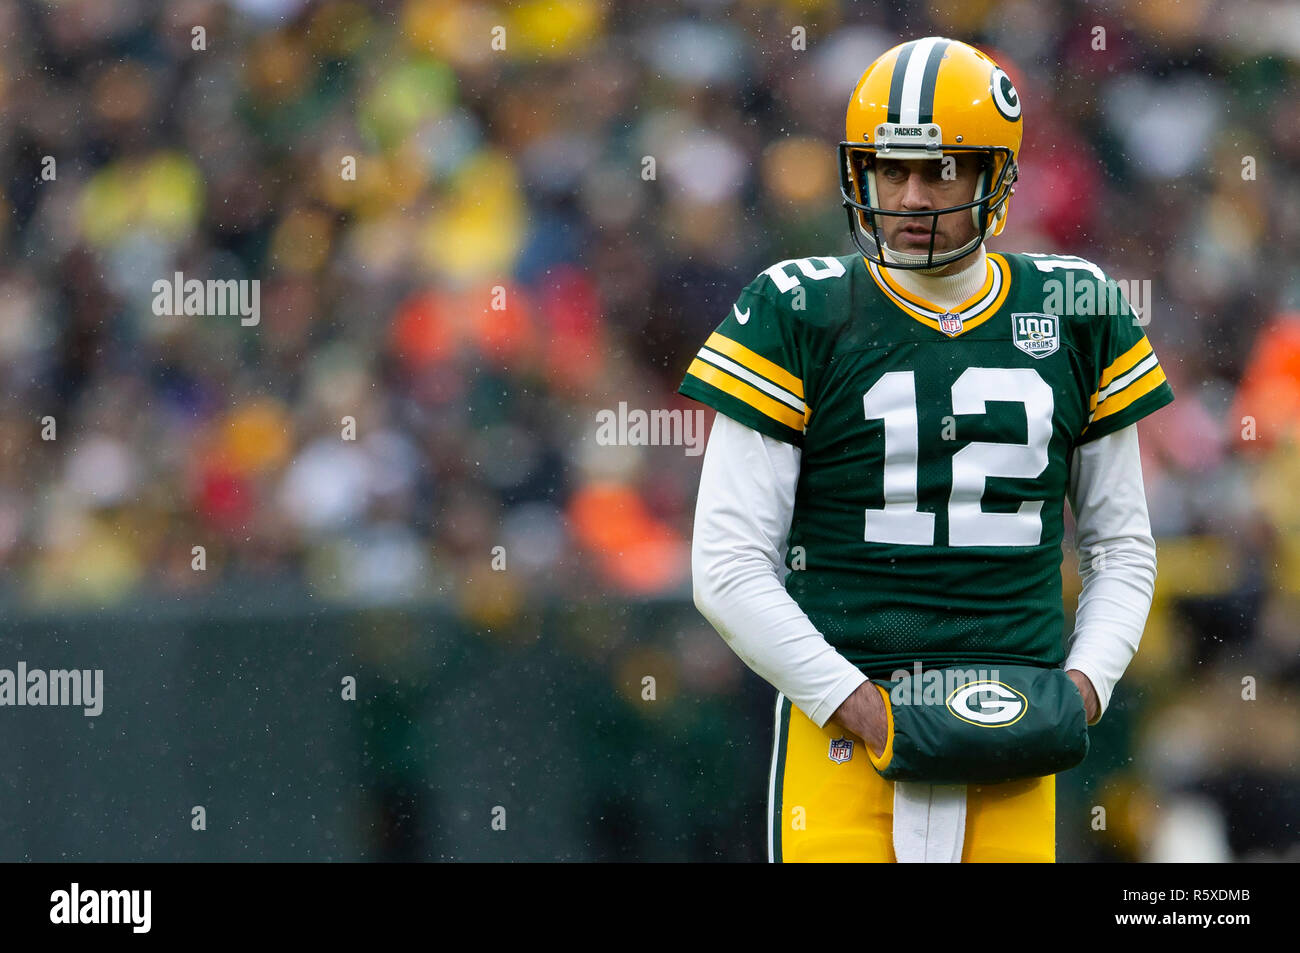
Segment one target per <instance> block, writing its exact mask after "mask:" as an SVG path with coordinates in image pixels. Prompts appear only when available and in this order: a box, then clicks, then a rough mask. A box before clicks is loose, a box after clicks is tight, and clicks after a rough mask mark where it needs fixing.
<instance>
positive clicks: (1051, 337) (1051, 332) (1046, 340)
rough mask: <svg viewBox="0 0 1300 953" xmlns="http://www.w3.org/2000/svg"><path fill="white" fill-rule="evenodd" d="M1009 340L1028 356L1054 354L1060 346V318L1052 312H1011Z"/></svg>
mask: <svg viewBox="0 0 1300 953" xmlns="http://www.w3.org/2000/svg"><path fill="white" fill-rule="evenodd" d="M1011 340H1012V341H1013V342H1014V343H1015V345H1016V347H1018V348H1020V350H1022V351H1024V352H1025V353H1026V354H1028V355H1029V356H1030V357H1047V355H1049V354H1055V353H1056V350H1057V348H1059V347H1060V346H1061V319H1060V318H1058V317H1056V315H1054V314H1022V313H1016V314H1013V315H1012V316H1011Z"/></svg>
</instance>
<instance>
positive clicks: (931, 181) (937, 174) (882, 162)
mask: <svg viewBox="0 0 1300 953" xmlns="http://www.w3.org/2000/svg"><path fill="white" fill-rule="evenodd" d="M949 159H951V160H953V161H949ZM979 171H980V159H979V156H977V155H974V154H972V153H960V152H959V153H949V155H948V156H946V157H944V158H943V159H877V160H876V192H877V195H878V196H879V201H880V207H881V208H885V209H889V210H890V211H900V212H921V211H927V210H930V209H936V208H945V207H947V206H951V205H961V204H963V203H965V202H969V201H970V200H971V199H972V198H974V196H975V184H976V180H977V179H978V178H979ZM970 213H971V210H970V209H964V210H963V211H960V212H949V213H948V214H947V215H940V216H939V222H938V230H937V232H936V234H935V238H934V254H935V257H938V256H940V255H941V254H943V253H944V252H947V251H952V250H953V249H954V248H960V247H961V246H962V245H964V244H966V243H967V242H968V241H970V240H971V239H972V238H974V237H975V223H974V222H973V221H971V214H970ZM932 222H934V219H932V218H927V217H926V216H924V215H918V216H909V217H906V218H904V217H901V216H896V215H882V216H880V230H881V231H882V232H883V233H884V235H883V237H884V239H885V242H886V244H888V245H889V247H890V248H893V249H895V250H896V251H901V252H908V253H909V254H913V255H924V254H925V253H926V251H927V250H928V249H929V247H930V226H931V223H932ZM969 264H970V260H969V259H968V258H963V259H962V260H961V261H957V262H954V263H953V264H952V265H950V266H949V267H948V268H946V269H944V271H943V272H940V274H943V273H946V272H947V271H950V270H953V269H958V270H960V269H962V268H965V267H966V266H967V265H969Z"/></svg>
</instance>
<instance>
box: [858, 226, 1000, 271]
mask: <svg viewBox="0 0 1300 953" xmlns="http://www.w3.org/2000/svg"><path fill="white" fill-rule="evenodd" d="M983 237H984V236H983V235H978V234H977V235H976V236H975V237H974V238H972V239H971V240H970V241H968V242H967V243H966V244H965V245H962V246H961V248H958V249H956V250H954V251H950V252H944V254H943V257H942V258H941V257H939V256H937V255H936V256H935V258H934V265H933V266H931V267H929V268H913V269H912V270H913V271H915V272H916V273H917V274H921V275H932V274H934V273H935V272H939V271H943V270H944V269H945V268H947V267H948V266H949V265H951V264H952V263H953V262H954V261H956V260H957V259H959V258H964V257H965V256H966V255H967V254H969V253H970V252H972V251H974V250H975V246H976V245H978V244H979V243H980V241H981V240H982V239H983ZM881 244H882V245H883V246H884V247H883V248H882V249H881V254H882V256H883V257H884V258H885V259H886V260H888V261H896V262H898V263H899V264H900V265H919V264H922V263H924V262H926V261H928V260H929V256H928V255H913V254H912V253H910V252H905V251H895V250H894V249H892V248H890V247H889V243H888V242H885V241H882V242H881Z"/></svg>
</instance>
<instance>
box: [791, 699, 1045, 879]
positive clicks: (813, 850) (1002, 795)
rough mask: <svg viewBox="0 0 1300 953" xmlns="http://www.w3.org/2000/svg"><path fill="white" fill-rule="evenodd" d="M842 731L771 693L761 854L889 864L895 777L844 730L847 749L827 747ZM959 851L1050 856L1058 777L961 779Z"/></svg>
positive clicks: (990, 856) (1011, 858)
mask: <svg viewBox="0 0 1300 953" xmlns="http://www.w3.org/2000/svg"><path fill="white" fill-rule="evenodd" d="M892 731H893V724H892V720H891V724H890V732H891V735H892ZM844 737H849V736H847V735H845V733H844V732H843V731H842V730H840V728H839V726H837V725H836V724H835V723H834V722H833V721H828V722H827V723H826V727H825V728H818V727H817V725H816V724H814V723H813V722H812V721H811V720H810V719H809V718H808V716H807V715H805V714H804V713H803V712H802V711H800V710H799V709H798V708H796V707H795V706H794V705H792V704H791V703H790V700H789V699H788V698H786V697H785V696H784V695H777V700H776V741H775V744H774V745H773V751H772V773H771V786H770V790H769V796H768V859H769V860H772V861H775V862H776V863H791V862H800V861H866V862H876V863H893V862H895V860H896V858H895V857H894V837H893V820H894V784H893V782H892V781H886V780H885V779H884V778H882V777H881V776H880V775H879V774H878V773H877V772H876V769H875V768H873V767H872V765H871V762H870V760H869V758H868V753H867V750H866V746H865V744H864V743H863V742H862V741H861V739H858V738H851V740H852V747H851V749H849V746H847V745H844V744H840V745H836V746H834V747H832V742H834V741H836V740H837V739H841V738H844ZM890 741H892V737H891V739H890ZM889 750H890V748H889V747H887V748H886V750H885V752H882V755H885V756H887V755H888V752H889ZM832 755H834V756H835V757H834V758H833V757H832ZM961 859H962V863H999V862H1041V863H1054V862H1055V861H1056V776H1055V775H1049V776H1047V777H1043V778H1029V779H1026V780H1023V781H1011V782H1008V783H1006V784H988V785H974V784H972V785H969V786H968V787H967V788H966V838H965V842H964V845H963V847H962V852H961Z"/></svg>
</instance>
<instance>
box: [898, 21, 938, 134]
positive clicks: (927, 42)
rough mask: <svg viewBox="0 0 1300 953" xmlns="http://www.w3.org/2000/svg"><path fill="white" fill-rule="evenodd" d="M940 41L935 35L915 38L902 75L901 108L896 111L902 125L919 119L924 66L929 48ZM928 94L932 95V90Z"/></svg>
mask: <svg viewBox="0 0 1300 953" xmlns="http://www.w3.org/2000/svg"><path fill="white" fill-rule="evenodd" d="M942 42H944V41H943V39H942V38H941V37H937V36H927V37H926V38H925V39H924V40H917V41H916V46H915V47H913V49H912V55H911V56H910V57H908V59H907V72H906V73H905V74H904V75H903V101H902V108H901V109H900V110H899V112H898V121H899V122H900V123H901V124H902V125H904V126H915V125H918V124H919V123H920V121H921V93H922V92H923V91H924V90H923V86H924V85H925V84H924V83H922V82H921V81H922V80H923V79H924V78H925V67H926V64H927V63H929V61H930V50H931V49H932V48H933V47H934V45H935V44H936V43H942ZM945 45H946V44H945ZM930 95H931V96H933V95H934V91H933V90H931V92H930ZM932 101H933V100H932Z"/></svg>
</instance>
